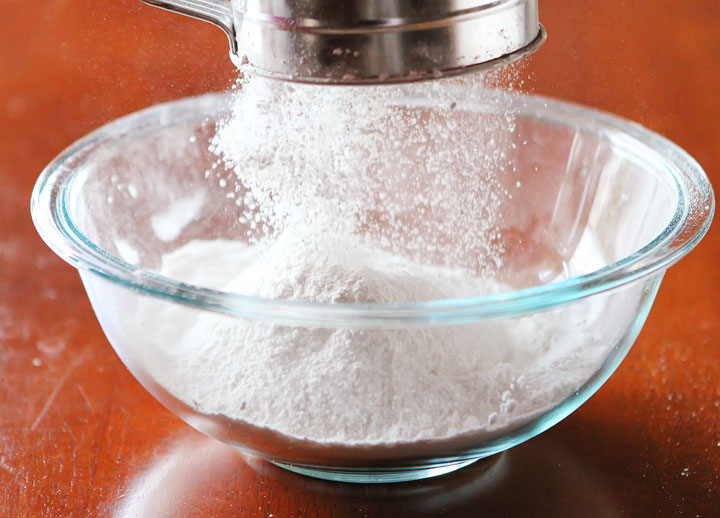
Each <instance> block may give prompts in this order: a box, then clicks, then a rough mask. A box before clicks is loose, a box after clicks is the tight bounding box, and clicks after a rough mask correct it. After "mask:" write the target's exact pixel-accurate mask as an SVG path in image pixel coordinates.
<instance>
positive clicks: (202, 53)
mask: <svg viewBox="0 0 720 518" xmlns="http://www.w3.org/2000/svg"><path fill="white" fill-rule="evenodd" d="M541 11H542V14H541V18H542V21H543V22H544V23H545V25H546V26H547V29H548V32H549V35H550V38H549V41H548V43H547V44H546V46H545V47H544V48H543V49H541V51H540V52H539V53H538V54H537V56H536V57H534V58H533V59H532V61H531V63H530V64H529V65H528V67H527V69H526V70H525V74H526V75H527V76H528V79H527V81H526V87H527V88H533V89H534V90H535V91H537V92H540V93H543V94H547V95H552V96H556V97H560V98H564V99H569V100H573V101H577V102H581V103H584V104H588V105H591V106H595V107H598V108H602V109H605V110H608V111H611V112H614V113H617V114H620V115H623V116H626V117H628V118H631V119H634V120H637V121H639V122H641V123H642V124H644V125H646V126H648V127H650V128H652V129H654V130H656V131H659V132H660V133H663V134H665V135H666V136H668V137H669V138H671V139H672V140H674V141H676V142H678V143H679V144H680V145H681V146H683V147H684V148H686V149H687V150H688V151H689V152H690V153H691V154H692V155H693V156H695V157H696V158H697V159H698V160H699V162H700V163H701V164H702V165H703V166H704V167H705V168H706V170H707V171H708V174H709V176H710V178H711V179H715V180H720V123H719V122H718V119H719V118H720V86H719V85H720V2H718V1H717V0H692V1H690V0H652V1H637V0H583V1H578V0H543V1H541ZM233 78H234V69H233V67H232V65H231V64H230V62H229V60H228V58H227V42H226V40H225V36H224V35H223V34H222V33H221V32H220V31H219V30H217V29H215V28H213V27H211V26H209V25H206V24H203V23H200V22H196V21H192V20H189V19H185V18H182V17H179V16H177V15H173V14H170V13H167V12H163V11H160V10H156V9H152V8H150V7H147V6H145V5H143V4H141V3H140V2H139V1H137V0H93V1H92V2H90V1H88V0H35V1H33V2H28V1H26V0H0V515H2V516H9V517H25V516H29V517H45V516H48V517H50V516H52V517H55V516H63V517H64V516H73V517H75V516H112V517H161V516H173V517H185V516H198V517H210V516H213V517H215V516H217V517H225V516H248V517H255V516H258V517H260V516H262V517H314V516H320V517H329V516H335V517H346V516H347V517H349V516H360V517H379V516H383V517H385V516H388V517H390V516H392V517H396V516H603V517H604V516H620V515H622V516H653V517H654V516H691V517H694V516H703V517H705V516H708V517H712V516H720V478H719V477H720V348H719V346H718V337H720V329H719V327H720V309H719V306H718V300H719V298H720V261H718V257H719V256H720V230H718V229H717V228H714V229H711V231H710V233H709V235H708V236H707V238H706V239H705V241H704V242H703V243H702V244H701V245H700V246H699V247H698V249H696V250H695V251H694V252H693V253H691V254H690V255H689V256H688V257H687V258H686V259H685V260H683V261H682V262H681V263H680V264H678V265H677V266H676V267H673V268H672V269H671V270H670V272H669V273H668V275H667V276H666V279H665V281H664V284H663V286H662V287H661V289H660V294H659V296H658V298H657V302H656V304H655V306H654V308H653V310H652V312H651V314H650V317H649V319H648V322H647V324H646V326H645V328H644V330H643V332H642V334H641V336H640V338H639V340H638V341H637V343H636V344H635V346H634V348H633V349H632V350H631V352H630V354H629V355H628V357H627V359H626V360H625V361H624V363H623V364H622V365H621V366H620V368H619V369H618V370H617V372H616V373H615V374H614V375H613V377H612V378H611V379H610V381H609V382H608V383H607V384H606V385H605V386H604V387H603V388H602V389H601V390H600V391H599V392H598V393H597V394H596V395H595V396H594V397H593V398H592V399H591V400H590V401H589V402H588V403H586V404H585V405H584V406H583V407H582V408H581V409H580V410H578V411H577V412H575V413H574V414H573V415H572V416H570V417H569V418H568V419H566V420H565V421H563V422H562V423H560V424H559V425H557V426H556V427H554V428H553V429H551V430H549V431H548V432H546V433H544V434H542V435H541V436H539V437H537V438H535V439H533V440H531V441H529V442H527V443H525V444H523V445H521V446H519V447H516V448H514V449H512V450H511V451H509V452H507V453H505V454H503V455H500V456H498V457H497V458H494V459H492V460H491V461H488V462H481V463H477V464H475V465H473V466H472V467H469V468H466V469H464V470H461V471H459V472H457V473H456V474H453V475H449V476H446V477H442V478H438V479H434V480H429V481H424V482H417V483H407V484H398V485H388V486H354V485H345V484H333V483H325V482H320V481H316V480H312V479H308V478H303V477H300V476H297V475H293V474H290V473H286V472H284V471H282V470H280V469H278V468H275V467H273V466H271V465H268V464H265V463H263V462H262V461H259V460H256V459H253V458H250V457H245V456H243V455H241V454H239V453H237V452H236V451H234V450H232V449H230V448H228V447H226V446H223V445H221V444H220V443H217V442H215V441H213V440H211V439H208V438H205V437H204V436H202V435H201V434H199V433H198V432H195V431H194V430H192V429H190V428H189V427H188V426H187V425H185V424H184V423H182V422H181V421H180V420H179V419H178V418H176V417H175V416H173V415H172V414H170V413H169V412H168V411H167V410H165V409H164V408H163V407H162V406H160V404H158V403H157V402H155V401H154V400H153V399H152V398H151V397H150V396H149V395H148V394H147V393H146V392H145V391H144V390H143V389H142V388H141V387H140V385H139V384H138V383H137V382H136V381H135V380H134V379H133V377H132V376H131V375H130V373H129V372H128V371H127V370H126V369H125V367H124V366H123V365H122V364H121V363H120V361H119V360H118V358H117V357H116V356H115V354H114V352H113V350H112V349H111V347H110V346H109V345H108V343H107V341H106V340H105V338H104V336H103V334H102V332H101V330H100V327H99V326H98V324H97V322H96V320H95V317H94V315H93V313H92V310H91V308H90V305H89V303H88V301H87V298H86V296H85V294H84V291H83V288H82V286H81V284H80V280H79V278H78V275H77V273H76V272H75V271H74V270H73V269H72V268H70V267H69V266H67V265H66V264H64V263H63V262H61V261H60V260H59V259H58V258H56V257H55V256H54V255H53V253H52V252H51V251H50V250H49V249H48V248H47V247H46V246H45V245H44V244H43V243H42V241H41V240H40V239H39V238H38V236H37V234H36V233H35V230H34V228H33V226H32V223H31V221H30V214H29V199H30V192H31V189H32V186H33V183H34V181H35V179H36V177H37V175H38V174H39V172H40V170H41V169H42V167H43V166H44V165H45V164H46V163H47V162H48V161H50V160H51V159H52V157H53V156H54V155H56V154H57V153H58V152H60V151H61V150H62V149H63V148H65V147H66V146H68V145H69V144H70V143H72V142H73V141H74V140H75V139H77V138H78V137H80V136H82V135H83V134H85V133H87V132H88V131H90V130H91V129H93V128H95V127H97V126H98V125H100V124H102V123H104V122H107V121H109V120H111V119H113V118H116V117H118V116H121V115H124V114H127V113H129V112H131V111H134V110H137V109H139V108H143V107H146V106H149V105H151V104H154V103H157V102H161V101H166V100H170V99H176V98H180V97H184V96H188V95H193V94H197V93H201V92H206V91H210V90H220V89H225V88H228V87H229V86H230V85H231V84H232V81H233Z"/></svg>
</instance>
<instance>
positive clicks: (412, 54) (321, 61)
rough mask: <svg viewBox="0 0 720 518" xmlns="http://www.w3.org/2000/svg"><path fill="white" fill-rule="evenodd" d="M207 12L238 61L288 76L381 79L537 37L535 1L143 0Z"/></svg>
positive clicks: (431, 70)
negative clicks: (223, 33) (227, 41)
mask: <svg viewBox="0 0 720 518" xmlns="http://www.w3.org/2000/svg"><path fill="white" fill-rule="evenodd" d="M142 1H143V2H145V3H147V4H150V5H153V6H156V7H160V8H163V9H167V10H170V11H174V12H177V13H181V14H184V15H187V16H191V17H193V18H197V19H200V20H204V21H208V22H210V23H212V24H214V25H217V26H218V27H220V28H221V29H222V30H223V31H225V33H226V34H227V36H228V39H229V41H230V56H231V58H232V60H233V62H234V63H235V65H236V66H238V67H239V68H241V69H243V70H247V71H249V72H252V73H255V74H259V75H263V76H266V77H272V78H276V79H282V80H286V81H294V82H302V83H320V84H355V85H357V84H383V83H405V82H412V81H421V80H428V79H436V78H440V77H447V76H452V75H457V74H464V73H467V72H473V71H477V70H482V69H488V68H492V67H494V66H497V65H503V64H507V63H510V62H512V61H515V60H518V59H520V58H522V57H524V56H526V55H528V54H531V53H532V52H534V51H535V50H536V49H537V48H538V47H539V46H540V45H542V43H543V42H544V41H545V38H546V34H545V29H544V28H543V26H542V25H541V24H540V22H539V18H538V1H537V0H232V1H230V0H142Z"/></svg>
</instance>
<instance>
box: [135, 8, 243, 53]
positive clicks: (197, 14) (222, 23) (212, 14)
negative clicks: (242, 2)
mask: <svg viewBox="0 0 720 518" xmlns="http://www.w3.org/2000/svg"><path fill="white" fill-rule="evenodd" d="M140 1H141V2H145V3H146V4H148V5H152V6H154V7H159V8H160V9H165V10H167V11H172V12H174V13H179V14H184V15H185V16H190V17H192V18H196V19H198V20H203V21H205V22H210V23H212V24H213V25H216V26H217V27H220V28H221V29H222V30H223V31H224V32H225V34H226V35H227V37H228V40H229V41H230V52H231V53H232V54H236V53H237V39H236V34H235V22H234V21H233V10H232V2H231V1H230V0H140Z"/></svg>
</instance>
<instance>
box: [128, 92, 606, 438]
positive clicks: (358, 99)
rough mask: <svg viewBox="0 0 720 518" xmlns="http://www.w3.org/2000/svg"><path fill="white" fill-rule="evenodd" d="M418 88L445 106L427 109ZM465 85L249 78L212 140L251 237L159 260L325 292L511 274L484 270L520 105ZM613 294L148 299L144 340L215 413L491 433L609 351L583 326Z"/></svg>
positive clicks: (274, 293)
mask: <svg viewBox="0 0 720 518" xmlns="http://www.w3.org/2000/svg"><path fill="white" fill-rule="evenodd" d="M438 85H440V86H438ZM463 91H465V92H466V96H467V97H469V98H471V99H474V98H476V97H477V96H478V95H480V93H481V92H479V90H477V89H474V88H471V87H467V88H465V89H464V90H463ZM413 96H415V98H416V99H418V101H417V102H416V103H415V104H413V103H414V101H412V100H408V99H412V98H413ZM427 99H432V102H433V103H434V105H437V106H442V107H444V110H445V111H444V112H442V110H441V112H442V113H439V112H437V111H431V110H427V109H426V108H425V106H424V104H423V103H424V102H426V100H427ZM464 101H465V99H464V98H459V97H457V96H453V95H449V94H448V93H447V92H446V90H444V89H443V86H442V83H438V84H435V83H430V84H425V85H419V86H407V87H392V88H379V89H378V88H370V89H367V88H327V87H325V88H323V87H311V86H302V85H288V84H285V83H278V82H273V81H268V80H262V79H259V78H254V79H253V80H252V81H250V82H248V83H245V84H243V85H242V87H241V92H240V93H239V94H238V95H236V97H235V100H234V105H233V114H232V116H231V117H230V118H229V119H228V120H227V121H225V122H224V123H223V124H222V125H221V127H220V128H219V131H218V134H217V136H216V138H215V139H214V141H213V151H214V152H215V153H217V154H218V156H219V157H221V159H222V161H223V162H224V163H225V164H227V165H228V166H229V167H230V170H231V171H232V173H233V174H232V175H230V176H223V177H220V180H219V181H220V182H221V185H222V186H223V187H225V186H227V188H228V192H229V195H230V196H229V197H230V198H233V197H234V199H235V200H236V203H237V206H238V207H239V208H240V217H239V221H238V224H239V225H241V228H243V229H244V231H245V232H246V234H247V238H248V242H249V243H250V246H248V245H247V244H244V243H241V242H239V241H224V240H210V241H192V242H190V243H187V244H186V245H184V246H182V247H180V248H179V249H177V250H175V251H174V252H172V253H169V254H166V255H165V256H164V257H163V264H162V268H161V271H160V273H161V274H163V275H166V276H169V277H173V278H176V279H179V280H182V281H183V282H187V283H191V284H195V285H200V286H205V287H210V288H215V289H220V290H224V291H229V292H236V293H241V294H245V295H251V296H257V297H263V298H283V299H293V300H310V301H315V302H321V303H346V302H363V303H399V302H423V301H432V300H442V299H451V298H459V297H469V296H477V295H483V294H490V293H496V292H500V291H507V290H509V289H511V288H510V287H509V286H507V285H504V284H502V283H501V282H496V281H494V280H492V279H493V278H494V277H493V274H494V272H497V271H498V269H499V268H501V267H502V262H503V261H502V255H503V245H502V243H501V241H500V240H499V239H498V234H499V226H498V225H499V224H500V222H501V220H502V210H503V207H504V204H506V203H507V202H508V201H509V199H510V195H509V194H508V192H507V190H506V189H505V188H504V187H503V185H505V184H506V183H507V182H504V180H503V175H506V174H510V173H511V171H505V169H504V167H505V164H506V163H507V160H506V150H508V149H511V148H510V146H509V144H508V135H510V134H511V133H512V129H513V125H514V121H513V118H512V115H507V114H505V113H504V110H503V109H502V107H497V108H498V109H497V111H496V112H497V113H498V114H499V115H486V116H481V115H479V114H478V113H471V112H469V111H468V112H464V111H463V108H462V106H463V102H464ZM491 111H492V110H491ZM216 169H217V170H225V171H226V170H227V169H224V168H221V167H220V168H218V167H216ZM514 183H515V182H514V181H513V184H514ZM602 304H603V303H602V302H599V303H598V302H587V303H581V304H578V305H577V306H575V307H572V308H563V309H559V310H555V311H552V312H548V313H544V314H538V315H533V316H529V317H522V318H515V319H513V320H500V321H493V322H484V323H475V324H468V325H459V326H435V327H431V326H426V327H419V328H412V329H407V328H406V329H350V328H346V329H321V328H301V327H288V326H281V325H276V324H272V323H267V322H259V321H252V320H243V319H238V318H232V317H228V316H221V315H217V314H211V313H200V312H197V311H196V310H190V309H187V308H184V307H181V306H178V305H167V304H162V303H158V302H157V301H146V302H143V304H142V305H141V306H140V307H138V308H137V310H136V316H135V317H134V318H135V323H137V324H139V327H138V332H137V336H136V337H135V340H136V342H137V343H138V344H141V345H140V346H139V347H138V354H139V356H140V357H141V358H142V362H143V366H144V368H145V369H146V370H147V371H149V373H150V374H151V375H152V376H153V377H154V379H155V380H156V381H157V382H158V383H160V384H161V385H162V386H164V387H165V388H166V389H167V390H168V391H169V392H170V393H172V394H173V395H175V396H176V397H177V398H179V399H180V400H182V401H184V402H185V403H187V404H188V405H190V406H192V407H194V408H195V409H196V410H198V411H199V412H202V413H204V414H211V415H212V414H217V415H223V416H226V417H229V418H232V419H238V420H242V421H244V422H247V423H251V424H254V425H257V426H261V427H267V428H270V429H272V430H275V431H278V432H281V433H283V434H287V435H289V436H293V437H297V438H304V439H309V440H313V441H318V442H323V443H327V442H334V443H344V444H380V443H382V444H385V443H395V442H412V441H419V440H433V439H442V438H451V437H453V436H456V435H458V434H462V433H465V432H475V433H483V432H486V433H488V434H495V433H498V434H499V433H502V432H503V431H504V430H507V429H510V428H512V427H517V426H518V425H520V424H522V423H524V422H526V421H528V420H529V419H531V418H533V417H535V416H537V415H539V413H541V412H543V411H545V410H547V409H548V408H549V407H551V406H553V405H556V404H558V403H560V402H561V401H562V400H563V399H565V398H566V397H568V396H570V395H571V394H573V392H574V391H575V390H577V389H578V388H579V387H580V386H581V385H582V384H583V383H584V382H586V381H587V380H588V379H589V378H590V376H591V375H592V374H593V373H594V372H595V371H596V369H597V368H598V367H599V365H600V363H601V362H602V361H603V359H604V358H605V356H606V355H607V352H608V348H609V346H608V343H609V341H607V340H602V339H601V338H602V337H597V336H593V335H592V333H591V332H590V331H589V330H592V329H595V328H597V327H599V326H598V319H599V318H600V313H601V312H602V310H603V308H602V307H599V306H602Z"/></svg>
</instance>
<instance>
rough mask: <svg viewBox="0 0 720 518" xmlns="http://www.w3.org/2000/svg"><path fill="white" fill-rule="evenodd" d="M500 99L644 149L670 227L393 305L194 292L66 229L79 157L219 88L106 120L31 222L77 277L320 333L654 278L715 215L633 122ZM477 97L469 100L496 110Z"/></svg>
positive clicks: (211, 106) (179, 115) (481, 311)
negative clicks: (548, 271) (492, 290)
mask: <svg viewBox="0 0 720 518" xmlns="http://www.w3.org/2000/svg"><path fill="white" fill-rule="evenodd" d="M500 95H502V96H503V100H504V101H505V103H508V102H509V103H510V104H511V105H512V107H511V109H513V110H516V111H519V113H522V115H523V116H532V117H534V118H538V119H542V120H544V121H546V122H550V123H553V124H558V125H561V126H565V127H569V128H572V129H580V128H583V129H584V130H585V131H588V130H589V128H592V130H591V132H592V133H596V134H598V135H599V134H602V135H603V138H607V139H610V140H611V141H612V144H613V145H615V146H619V147H620V148H622V149H624V150H625V151H626V152H628V153H631V154H634V155H638V153H639V151H638V150H640V149H643V148H644V151H645V154H643V155H642V157H643V159H647V157H648V156H649V155H650V153H648V151H649V152H652V153H651V154H654V155H656V157H657V160H658V163H657V164H656V165H657V167H658V168H659V169H660V170H661V171H663V172H664V173H665V174H667V176H668V178H669V179H670V180H672V181H673V182H674V184H675V186H676V187H677V194H678V197H677V199H678V203H677V207H676V210H675V213H674V215H673V217H672V219H671V221H670V223H669V224H668V225H667V226H666V227H665V228H664V229H663V230H662V231H661V232H660V234H659V235H657V236H656V237H655V238H654V239H653V240H652V241H651V242H649V243H648V244H646V245H645V246H644V247H642V248H641V249H639V250H637V251H636V252H634V253H633V254H631V255H629V256H627V257H624V258H622V259H620V260H619V261H616V262H614V263H612V264H610V265H607V266H605V267H603V268H601V269H599V270H596V271H593V272H591V273H588V274H585V275H582V276H578V277H572V278H570V279H566V280H563V281H558V282H553V283H549V284H545V285H539V286H533V287H529V288H523V289H520V290H514V291H508V292H501V293H497V294H492V295H483V296H475V297H466V298H457V299H446V300H433V301H426V302H417V303H398V304H369V303H320V302H310V301H302V300H286V299H264V298H259V297H252V296H248V295H241V294H237V293H230V292H223V291H219V290H213V289H208V288H203V287H199V286H194V285H191V284H187V283H183V282H180V281H178V280H175V279H171V278H168V277H164V276H162V275H159V274H156V273H152V272H150V271H148V270H145V269H142V268H140V267H138V266H135V265H132V264H129V263H127V262H125V261H124V260H122V259H120V258H118V257H116V256H114V255H112V254H110V253H109V252H107V251H105V250H104V249H102V248H101V247H99V246H98V245H96V244H95V243H93V242H92V241H91V240H90V239H88V238H87V236H85V235H84V234H83V233H82V232H81V231H80V230H79V229H78V228H77V227H76V226H75V225H74V223H73V221H72V219H71V217H70V214H69V212H68V210H67V203H68V195H69V192H70V187H71V184H72V180H73V178H74V177H75V173H76V172H77V171H78V170H79V169H80V168H81V166H82V163H83V162H84V160H79V158H81V157H82V156H83V154H84V153H89V152H90V151H91V150H94V149H97V148H98V147H99V146H102V145H103V143H107V142H109V141H115V140H118V139H119V138H122V137H127V136H128V135H129V134H130V133H131V131H132V132H133V133H137V131H138V130H141V129H146V130H149V129H151V128H153V127H155V128H158V129H162V128H167V127H169V126H172V125H174V124H175V125H176V124H179V123H187V122H190V121H193V120H194V121H196V122H200V121H205V122H209V121H211V120H218V119H219V118H220V117H221V116H222V113H223V111H225V112H226V111H227V107H228V105H229V103H228V98H229V96H230V93H229V92H222V93H211V94H204V95H200V96H196V97H188V98H184V99H180V100H177V101H171V102H168V103H162V104H158V105H155V106H152V107H150V108H146V109H144V110H141V111H138V112H135V113H132V114H130V115H127V116H125V117H121V118H119V119H116V120H114V121H112V122H110V123H108V124H106V125H104V126H102V127H100V128H98V129H96V130H95V131H93V132H91V133H90V134H88V135H87V136H85V137H83V138H81V139H79V140H78V141H76V142H75V143H74V144H72V145H71V146H70V147H68V148H67V149H66V150H65V151H63V152H62V153H60V155H58V156H57V157H56V158H55V159H53V160H52V161H51V162H50V163H49V164H48V165H47V166H46V167H45V169H44V170H43V171H42V173H41V174H40V176H39V178H38V180H37V182H36V184H35V187H34V189H33V193H32V198H31V214H32V218H33V222H34V224H35V226H36V228H37V231H38V233H39V234H40V236H41V237H42V239H43V240H44V241H45V242H46V243H47V245H48V246H49V247H50V248H51V249H52V250H53V251H54V252H55V253H56V254H57V255H58V256H60V257H61V258H62V259H63V260H65V261H66V262H68V263H69V264H71V265H72V266H74V267H76V268H78V270H80V272H81V274H82V273H83V272H86V273H90V274H92V275H95V276H98V277H100V278H103V279H106V280H109V281H111V282H113V283H115V284H118V285H121V286H124V287H126V288H129V289H131V290H134V291H136V292H139V293H143V294H147V295H150V296H153V297H159V298H163V299H167V300H171V301H174V302H177V303H181V304H184V305H188V306H193V307H197V308H199V309H203V310H209V311H213V312H217V313H223V314H228V315H232V316H236V317H244V318H253V319H261V320H267V321H273V322H278V323H283V324H287V325H297V324H302V325H308V326H313V325H317V326H321V327H340V326H350V327H397V326H398V325H400V326H402V327H406V326H413V325H422V326H427V325H446V324H461V323H469V322H477V321H481V320H487V319H493V318H500V317H512V316H520V315H524V314H528V313H533V312H536V311H542V310H547V309H551V308H554V307H557V306H561V305H565V304H568V303H570V302H573V301H576V300H579V299H581V298H585V297H588V296H592V295H595V294H598V293H602V292H607V291H610V290H614V289H617V288H619V287H621V286H623V285H625V284H628V283H630V282H633V281H635V280H638V279H641V278H643V277H646V276H649V275H651V274H653V273H655V272H658V271H662V272H664V270H665V269H667V268H668V267H669V266H671V265H672V264H674V263H675V262H677V261H678V260H679V259H681V258H682V257H683V256H684V255H686V254H687V253H688V252H689V251H690V250H692V249H693V248H694V247H695V246H696V245H697V244H698V243H699V242H700V240H701V239H702V238H703V237H704V235H705V234H706V233H707V231H708V229H709V227H710V224H711V221H712V217H713V214H714V210H715V199H714V195H713V190H712V186H711V184H710V182H709V180H708V177H707V175H706V174H705V172H704V171H703V169H702V167H701V166H700V165H699V164H698V163H697V162H696V161H695V160H694V159H693V158H692V157H691V156H690V155H689V154H688V153H687V152H685V151H684V150H682V149H681V148H680V147H678V146H677V145H676V144H674V143H673V142H671V141H669V140H668V139H666V138H664V137H662V136H660V135H659V134H657V133H655V132H653V131H651V130H648V129H646V128H644V127H643V126H641V125H639V124H637V123H634V122H631V121H628V120H626V119H623V118H621V117H618V116H615V115H610V114H607V113H604V112H601V111H599V110H595V109H592V108H587V107H583V106H580V105H577V104H574V103H570V102H566V101H559V100H553V99H550V98H547V97H543V96H538V95H528V94H508V93H507V92H497V93H491V94H489V97H488V99H491V98H492V97H493V96H500ZM486 101H487V99H486V100H484V101H481V102H480V103H472V104H474V105H478V104H482V105H484V106H483V108H484V109H486V110H491V111H497V108H494V107H493V105H492V104H486ZM458 104H461V103H458ZM466 104H467V103H466Z"/></svg>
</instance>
